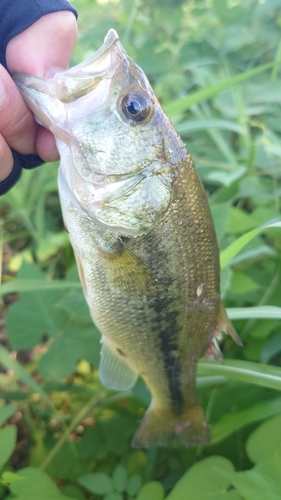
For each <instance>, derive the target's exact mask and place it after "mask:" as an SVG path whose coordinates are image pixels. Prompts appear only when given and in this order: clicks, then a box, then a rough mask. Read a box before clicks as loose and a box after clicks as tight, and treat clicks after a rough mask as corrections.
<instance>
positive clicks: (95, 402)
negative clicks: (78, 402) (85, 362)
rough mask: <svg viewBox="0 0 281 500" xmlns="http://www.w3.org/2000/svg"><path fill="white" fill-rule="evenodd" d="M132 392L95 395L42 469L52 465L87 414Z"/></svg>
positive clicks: (78, 415) (80, 412) (42, 465)
mask: <svg viewBox="0 0 281 500" xmlns="http://www.w3.org/2000/svg"><path fill="white" fill-rule="evenodd" d="M131 394H132V393H131V391H126V392H122V393H121V394H114V395H113V396H109V397H107V398H97V396H96V395H95V396H94V397H93V398H92V399H90V401H89V402H88V403H87V404H86V405H85V406H83V408H82V409H81V410H80V411H79V412H78V413H77V415H75V417H74V419H73V420H72V422H71V423H70V424H69V426H68V427H67V429H65V431H64V432H63V434H62V436H61V438H60V439H59V441H58V442H57V444H56V445H55V446H54V448H53V449H52V450H51V451H50V453H49V454H48V455H47V457H46V458H45V460H44V461H43V462H42V464H41V465H40V469H41V470H45V469H46V468H47V467H48V466H49V465H50V463H51V462H52V461H53V459H54V458H55V456H56V455H57V454H58V452H59V451H60V450H61V448H62V447H63V445H64V444H65V442H66V441H67V439H68V436H69V435H70V434H71V433H72V432H73V431H74V429H76V427H77V425H78V424H79V422H81V420H83V419H84V418H86V417H87V415H88V414H89V413H91V412H92V411H93V410H94V409H95V408H96V407H98V406H103V405H107V404H110V403H115V402H116V401H120V399H125V398H128V397H129V396H131Z"/></svg>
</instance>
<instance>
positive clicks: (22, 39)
mask: <svg viewBox="0 0 281 500" xmlns="http://www.w3.org/2000/svg"><path fill="white" fill-rule="evenodd" d="M76 39H77V23H76V19H75V16H74V14H73V13H72V12H70V11H60V12H53V13H51V14H46V15H45V16H43V17H41V18H40V19H39V20H38V21H36V22H35V23H34V24H33V25H32V26H30V27H29V28H27V29H26V30H25V31H23V32H22V33H20V34H19V35H17V36H15V37H14V38H12V39H11V40H10V41H9V43H8V45H7V49H6V59H7V64H8V68H9V70H10V71H11V72H14V71H18V72H21V73H26V74H30V75H36V76H40V77H41V78H44V77H46V76H47V77H48V76H52V75H48V70H49V68H54V67H55V68H59V69H66V68H67V67H68V63H69V59H70V57H71V54H72V50H73V48H74V45H75V43H76Z"/></svg>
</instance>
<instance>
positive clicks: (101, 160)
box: [14, 30, 235, 447]
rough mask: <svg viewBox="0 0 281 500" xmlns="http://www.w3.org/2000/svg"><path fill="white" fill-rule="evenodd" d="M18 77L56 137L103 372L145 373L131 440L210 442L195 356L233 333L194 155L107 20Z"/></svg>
mask: <svg viewBox="0 0 281 500" xmlns="http://www.w3.org/2000/svg"><path fill="white" fill-rule="evenodd" d="M14 78H15V81H16V82H17V84H18V86H19V88H20V90H21V92H22V94H23V96H24V98H25V99H26V102H27V104H28V105H29V107H30V108H31V109H32V110H33V111H34V113H35V115H36V117H37V121H38V122H39V123H41V124H43V125H44V126H45V127H47V128H49V129H50V130H51V131H52V132H53V133H54V135H55V137H56V141H57V146H58V149H59V152H60V156H61V163H60V168H59V194H60V200H61V205H62V210H63V218H64V221H65V226H66V228H67V231H68V232H69V237H70V240H71V243H72V246H73V249H74V252H75V256H76V260H77V264H78V268H79V274H80V278H81V282H82V286H83V290H84V293H85V297H86V299H87V302H88V305H89V308H90V311H91V314H92V317H93V320H94V321H95V323H96V324H97V326H98V328H99V329H100V331H101V333H102V351H101V364H100V376H101V380H102V381H103V383H104V385H106V386H107V387H109V388H112V389H116V390H125V389H128V388H130V387H132V385H133V384H134V382H135V380H136V378H137V375H138V374H141V376H142V377H143V379H144V380H145V382H146V383H147V385H148V387H149V389H150V391H151V395H152V401H151V405H150V407H149V409H148V410H147V412H146V414H145V416H144V418H143V420H142V422H141V425H140V427H139V429H138V430H137V432H136V434H135V436H134V438H133V446H135V447H147V446H151V445H159V444H165V443H166V442H167V440H168V439H169V438H170V437H171V436H173V435H176V436H177V437H178V439H179V441H180V442H182V443H184V444H185V445H187V446H188V445H198V444H204V443H207V442H209V440H210V430H209V426H208V425H207V423H206V421H205V418H204V414H203V411H202V409H201V406H200V404H199V401H198V397H197V394H196V390H195V380H196V366H197V362H198V359H199V358H200V357H202V356H203V355H204V354H205V353H206V352H211V351H212V341H213V339H214V337H216V336H217V335H219V334H220V332H221V331H225V332H227V333H229V334H231V335H232V336H235V333H234V330H233V329H232V327H231V325H230V323H229V321H228V319H227V317H226V315H225V312H224V309H223V306H222V303H221V299H220V284H219V253H218V246H217V240H216V235H215V231H214V225H213V221H212V217H211V214H210V209H209V206H208V202H207V198H206V195H205V192H204V189H203V187H202V184H201V182H200V180H199V178H198V175H197V173H196V170H195V168H194V165H193V163H192V160H191V157H190V155H189V154H188V152H187V150H186V148H185V146H184V144H183V143H182V141H181V139H180V138H179V136H178V135H177V133H176V132H175V130H174V128H173V126H172V124H171V123H170V121H169V119H168V118H167V117H166V115H165V114H164V112H163V110H162V108H161V107H160V105H159V103H158V101H157V99H156V97H155V95H154V93H153V91H152V89H151V87H150V84H149V82H148V80H147V78H146V77H145V75H144V73H143V71H142V70H141V69H140V68H139V67H138V66H137V65H136V64H135V63H134V62H133V61H132V60H131V59H130V58H129V57H128V55H127V54H126V52H125V51H124V49H123V47H122V45H121V43H120V41H119V38H118V35H117V34H116V32H115V31H114V30H110V32H109V33H108V35H107V37H106V39H105V42H104V44H103V45H102V47H101V48H100V49H99V50H98V51H97V52H96V53H95V54H94V55H93V56H92V57H90V58H89V59H87V60H86V61H85V62H83V63H81V64H79V65H78V66H76V67H74V68H71V69H69V70H67V71H64V72H61V73H56V74H55V75H54V77H53V78H52V79H50V80H44V79H40V78H36V77H31V76H27V75H20V74H16V75H14Z"/></svg>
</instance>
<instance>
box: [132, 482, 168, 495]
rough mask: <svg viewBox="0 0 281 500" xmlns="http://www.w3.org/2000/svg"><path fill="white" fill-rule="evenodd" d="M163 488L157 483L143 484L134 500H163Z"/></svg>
mask: <svg viewBox="0 0 281 500" xmlns="http://www.w3.org/2000/svg"><path fill="white" fill-rule="evenodd" d="M163 498H164V488H163V486H162V484H160V483H159V482H158V481H148V483H145V484H144V485H143V486H142V487H141V489H140V491H139V493H138V496H137V498H136V500H163Z"/></svg>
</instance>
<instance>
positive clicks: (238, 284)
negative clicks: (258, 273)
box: [229, 273, 260, 295]
mask: <svg viewBox="0 0 281 500" xmlns="http://www.w3.org/2000/svg"><path fill="white" fill-rule="evenodd" d="M259 288H260V286H259V285H258V283H256V282H255V281H254V280H253V279H252V278H250V277H249V276H248V275H247V274H244V273H234V274H233V276H232V280H231V285H230V288H229V291H230V293H233V294H235V295H243V294H245V293H250V292H253V291H255V290H258V289H259Z"/></svg>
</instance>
